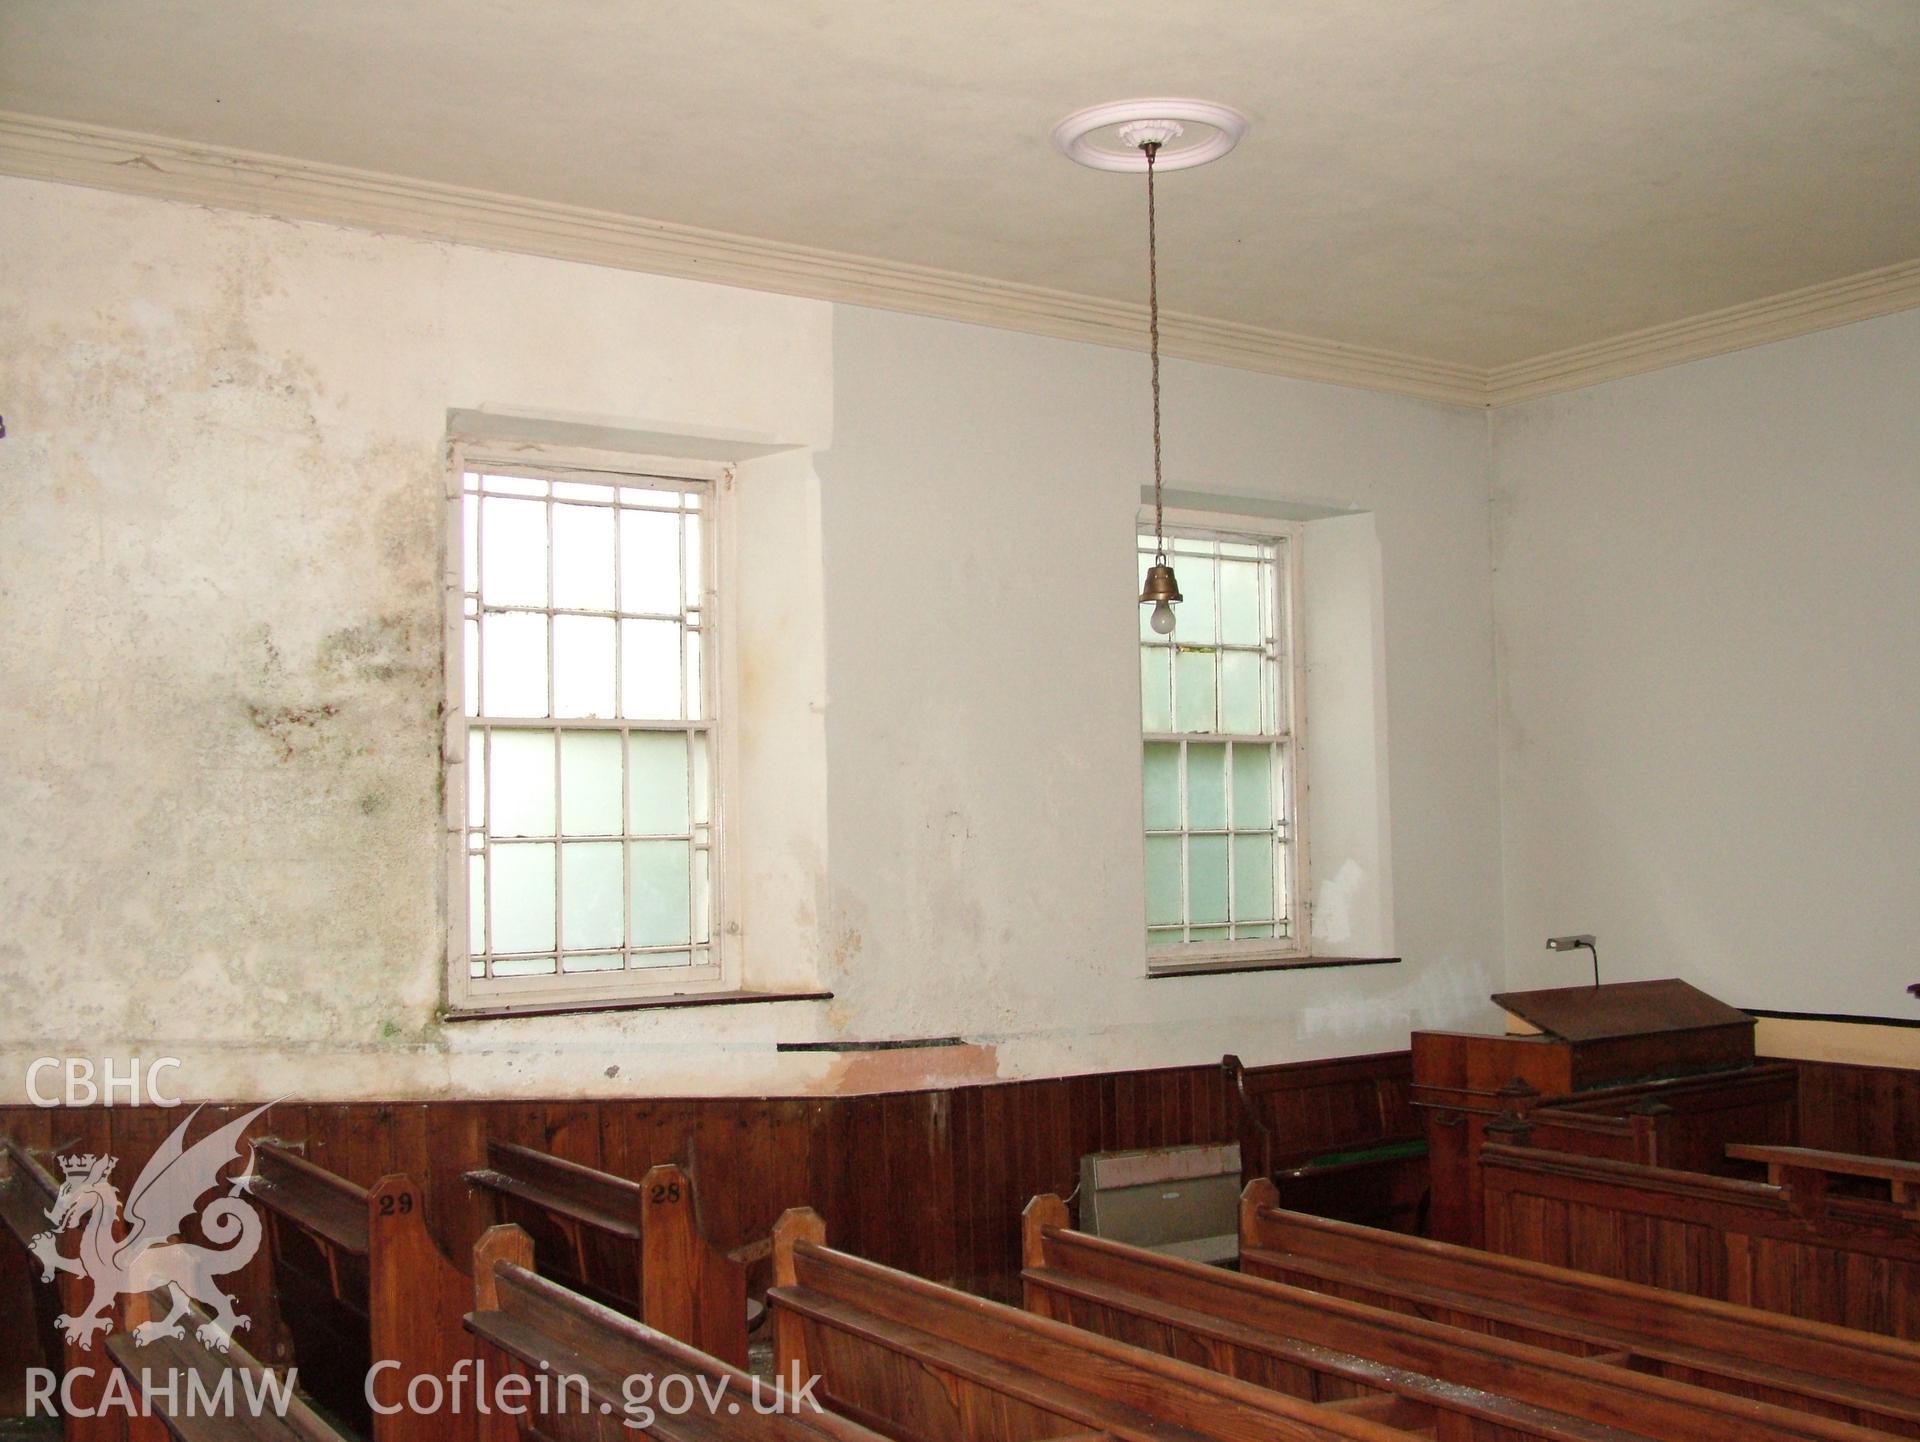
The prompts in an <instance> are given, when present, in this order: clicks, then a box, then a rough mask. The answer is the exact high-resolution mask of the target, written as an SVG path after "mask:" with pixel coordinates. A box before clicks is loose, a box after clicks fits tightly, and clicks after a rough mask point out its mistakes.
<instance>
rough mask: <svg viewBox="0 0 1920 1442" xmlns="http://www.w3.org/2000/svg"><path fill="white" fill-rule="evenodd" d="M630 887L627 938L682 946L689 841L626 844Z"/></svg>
mask: <svg viewBox="0 0 1920 1442" xmlns="http://www.w3.org/2000/svg"><path fill="white" fill-rule="evenodd" d="M628 853H629V854H628V865H629V868H630V870H631V882H630V884H631V887H632V890H631V891H630V892H629V893H628V905H629V907H630V908H631V911H630V914H629V918H628V923H627V938H628V941H629V942H630V943H631V944H632V945H634V946H671V945H673V944H674V943H675V942H678V943H680V944H681V945H683V946H684V945H685V944H686V943H687V941H688V939H689V931H690V923H691V918H690V917H689V915H688V895H687V887H688V876H687V854H688V844H687V843H686V842H684V841H635V842H633V843H631V844H630V845H629V847H628Z"/></svg>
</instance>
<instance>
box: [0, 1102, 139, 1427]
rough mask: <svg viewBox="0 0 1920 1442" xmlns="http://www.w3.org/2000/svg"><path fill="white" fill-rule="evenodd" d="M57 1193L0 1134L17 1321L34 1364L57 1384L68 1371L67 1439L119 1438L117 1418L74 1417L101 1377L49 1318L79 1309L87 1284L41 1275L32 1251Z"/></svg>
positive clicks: (83, 1350) (68, 1276)
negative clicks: (25, 1309) (16, 1279)
mask: <svg viewBox="0 0 1920 1442" xmlns="http://www.w3.org/2000/svg"><path fill="white" fill-rule="evenodd" d="M59 1192H60V1183H59V1181H58V1180H57V1179H56V1178H55V1177H54V1175H53V1173H51V1172H50V1171H48V1170H47V1168H46V1167H45V1166H44V1165H43V1164H42V1163H41V1161H40V1159H39V1158H38V1157H36V1156H35V1155H34V1154H33V1153H32V1152H31V1151H30V1150H29V1149H28V1148H27V1147H26V1146H25V1145H23V1144H22V1143H20V1142H18V1141H16V1140H14V1139H13V1138H12V1137H0V1224H4V1226H5V1228H6V1230H7V1231H8V1233H10V1234H11V1235H12V1237H13V1238H14V1240H15V1241H16V1242H17V1243H18V1244H19V1250H18V1252H17V1253H15V1254H14V1257H13V1259H12V1261H11V1262H10V1266H12V1267H14V1268H16V1269H17V1272H16V1275H24V1276H25V1277H26V1278H27V1279H28V1281H27V1286H28V1289H29V1295H30V1296H31V1299H32V1315H31V1317H30V1318H27V1319H22V1320H23V1321H24V1322H25V1324H26V1327H27V1328H29V1329H30V1330H31V1333H32V1336H31V1338H29V1339H28V1340H29V1344H30V1345H32V1344H38V1356H37V1358H36V1359H35V1360H36V1364H37V1365H42V1366H45V1367H47V1368H49V1369H50V1370H52V1371H54V1372H56V1373H58V1374H59V1375H60V1377H61V1379H62V1381H63V1383H64V1382H65V1380H66V1378H67V1377H68V1375H69V1373H71V1374H72V1376H73V1380H72V1383H71V1387H70V1395H71V1396H72V1398H73V1402H74V1411H75V1414H76V1415H73V1416H69V1417H68V1418H67V1422H66V1438H67V1442H121V1439H122V1438H124V1437H125V1436H126V1425H125V1423H124V1421H123V1420H121V1419H120V1418H118V1417H116V1416H110V1415H109V1416H100V1415H95V1416H90V1417H89V1416H82V1415H78V1414H79V1413H81V1412H90V1413H97V1412H98V1411H99V1402H100V1394H101V1392H102V1390H103V1389H104V1387H105V1385H106V1375H105V1371H104V1369H102V1368H100V1367H99V1366H98V1364H97V1360H96V1357H95V1356H94V1354H93V1353H92V1352H91V1351H90V1349H89V1348H87V1347H84V1346H82V1345H80V1344H79V1343H77V1342H73V1341H67V1340H64V1339H63V1337H62V1335H61V1331H60V1328H59V1327H58V1326H57V1325H56V1320H55V1319H56V1318H58V1317H60V1316H62V1315H65V1316H79V1315H80V1314H81V1313H82V1312H83V1311H85V1310H86V1309H87V1306H88V1303H89V1302H90V1301H91V1298H92V1284H91V1283H90V1282H88V1281H87V1280H86V1279H85V1278H83V1277H80V1276H77V1275H75V1274H73V1273H71V1272H66V1271H60V1272H56V1273H55V1275H54V1276H53V1277H52V1278H51V1280H49V1279H47V1277H46V1275H45V1273H46V1266H45V1264H44V1262H43V1259H42V1257H41V1256H40V1255H39V1254H38V1253H37V1251H36V1244H37V1243H38V1239H39V1238H41V1237H42V1236H44V1235H45V1234H46V1233H47V1232H48V1230H49V1227H50V1223H49V1222H48V1220H47V1211H48V1209H49V1208H51V1207H52V1206H53V1202H54V1198H55V1197H56V1196H58V1195H59ZM38 1245H40V1246H45V1245H47V1244H46V1243H38Z"/></svg>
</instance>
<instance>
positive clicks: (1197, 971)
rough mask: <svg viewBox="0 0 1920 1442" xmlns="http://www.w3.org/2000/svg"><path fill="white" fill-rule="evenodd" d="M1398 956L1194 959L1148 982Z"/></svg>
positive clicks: (1371, 962) (1389, 960)
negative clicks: (1242, 959) (1237, 959)
mask: <svg viewBox="0 0 1920 1442" xmlns="http://www.w3.org/2000/svg"><path fill="white" fill-rule="evenodd" d="M1399 964H1400V958H1399V957H1397V956H1282V957H1267V958H1264V959H1262V960H1257V961H1256V960H1247V961H1220V960H1217V959H1216V960H1213V961H1194V962H1188V963H1187V964H1186V965H1184V966H1182V965H1177V964H1176V965H1172V966H1156V967H1154V968H1153V969H1152V970H1151V971H1149V972H1148V973H1147V980H1148V981H1165V980H1167V979H1169V978H1172V977H1177V976H1226V975H1229V974H1232V973H1236V972H1243V971H1318V970H1324V969H1327V968H1331V967H1336V966H1398V965H1399Z"/></svg>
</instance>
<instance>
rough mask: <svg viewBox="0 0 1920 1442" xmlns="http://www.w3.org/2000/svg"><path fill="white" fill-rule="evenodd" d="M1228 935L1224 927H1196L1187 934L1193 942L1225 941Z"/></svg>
mask: <svg viewBox="0 0 1920 1442" xmlns="http://www.w3.org/2000/svg"><path fill="white" fill-rule="evenodd" d="M1228 935H1229V933H1228V930H1227V928H1226V927H1224V926H1196V927H1194V929H1193V930H1192V931H1191V932H1189V933H1188V937H1189V938H1190V939H1191V940H1193V941H1225V940H1226V939H1227V937H1228Z"/></svg>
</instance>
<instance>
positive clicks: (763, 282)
mask: <svg viewBox="0 0 1920 1442" xmlns="http://www.w3.org/2000/svg"><path fill="white" fill-rule="evenodd" d="M0 173H4V174H10V175H17V176H24V177H27V178H30V179H37V180H52V181H60V182H64V183H66V184H72V185H87V186H94V187H98V188H101V189H106V190H117V191H126V192H130V193H133V194H136V195H149V196H156V197H159V198H163V199H168V200H178V201H186V202H190V203H193V204H199V205H213V206H220V207H224V208H228V209H234V210H245V211H254V212H258V213H260V214H265V215H272V216H276V217H279V218H281V219H286V220H311V221H320V222H325V223H329V224H336V225H349V226H355V227H358V228H361V229H367V230H375V231H382V232H385V233H388V234H393V235H406V236H413V237H417V238H420V239H428V240H442V241H452V242H456V243H460V244H465V245H475V246H481V247H484V248H487V249H493V250H506V251H515V252H519V253H521V254H526V255H540V256H548V257H551V258H554V259H559V260H575V261H584V262H586V263H589V264H593V265H605V266H612V267H616V268H619V269H625V270H638V271H647V272H650V273H653V274H656V275H670V276H677V277H680V278H682V279H687V280H704V281H711V282H713V283H715V284H718V285H732V286H741V287H744V288H747V289H750V290H765V291H773V292H777V293H779V294H782V295H794V296H802V297H806V298H809V299H814V300H824V301H834V302H839V303H842V304H847V305H865V306H874V307H878V308H880V309H884V310H898V311H907V312H911V313H913V314H917V315H928V316H936V317H939V318H942V319H946V320H957V321H966V322H970V323H973V324H976V325H988V326H998V327H1002V328H1005V329H1010V330H1019V331H1027V332H1030V333H1033V334H1037V335H1046V336H1053V337H1056V338H1058V339H1062V340H1073V341H1084V342H1088V343H1091V344H1095V345H1108V346H1119V347H1123V348H1126V349H1129V350H1144V349H1146V339H1147V336H1146V307H1145V306H1142V305H1133V304H1128V303H1125V302H1119V301H1110V300H1101V299H1098V298H1095V297H1092V296H1084V295H1076V294H1073V293H1071V292H1067V291H1056V290H1048V289H1045V288H1044V287H1040V286H1028V285H1018V284H1014V283H1012V282H1008V281H996V280H989V279H985V278H982V277H979V276H971V275H963V274H959V273H956V272H953V271H944V270H936V269H934V268H932V267H930V266H916V265H907V264H903V263H900V262H896V261H885V260H874V259H871V258H868V257H863V256H855V255H847V254H843V253H840V252H836V251H828V250H816V249H812V248H809V247H806V246H798V245H785V244H781V243H780V242H777V241H769V240H759V239H755V238H753V237H750V236H741V235H732V234H728V233H726V232H723V231H714V230H702V229H699V228H697V227H694V226H687V225H676V224H672V223H670V222H667V221H655V220H643V219H638V218H636V217H633V216H627V215H619V214H615V213H613V212H610V211H600V210H591V209H588V208H586V207H583V206H572V205H560V204H555V203H553V202H550V201H540V200H529V199H525V198H523V197H518V196H510V195H500V194H496V193H493V192H490V191H483V190H470V189H465V188H462V187H459V186H450V185H439V184H435V183H433V182H430V181H424V180H411V179H407V178H405V177H401V176H393V175H382V174H377V173H375V172H372V171H364V170H354V169H350V168H348V167H345V166H337V165H324V164H320V163H317V162H313V161H305V160H292V159H288V158H286V157H283V156H273V155H262V154H258V153H255V152H251V151H244V150H232V149H227V148H225V147H220V146H211V145H195V144H191V143H188V142H185V141H179V140H169V139H166V138H164V137H160V136H152V135H140V134H135V133H132V132H128V131H120V130H109V129H105V128H103V127H99V126H92V125H81V124H77V123H75V122H71V121H64V120H48V119H44V118H41V117H37V116H30V115H20V114H15V113H11V112H5V111H0ZM1916 305H1920V261H1914V262H1910V263H1908V264H1905V265H1898V266H1889V267H1887V268H1886V269H1884V270H1879V271H1872V272H1869V273H1867V274H1865V275H1859V276H1851V277H1847V278H1845V279H1843V280H1838V281H1833V282H1830V283H1827V284H1824V285H1817V286H1810V287H1808V288H1806V289H1805V290H1799V291H1794V292H1791V293H1789V294H1787V295H1782V296H1775V297H1772V298H1770V299H1767V300H1761V301H1754V302H1751V303H1749V304H1746V305H1740V306H1734V307H1731V308H1729V309H1727V310H1723V311H1716V312H1714V313H1713V314H1711V315H1705V316H1699V317H1696V318H1694V319H1691V320H1684V321H1678V322H1675V323H1673V324H1670V325H1664V326H1656V327H1653V328H1651V329H1649V330H1644V331H1639V332H1636V333H1634V334H1633V335H1628V336H1621V337H1618V338H1616V339H1613V340H1607V341H1601V342H1597V343H1595V344H1592V345H1585V346H1577V347H1574V348H1572V349H1569V350H1564V351H1557V352H1554V353H1553V354H1551V355H1546V356H1540V357H1537V358H1535V359H1533V360H1528V361H1522V362H1518V363H1516V364H1513V365H1506V366H1499V367H1496V368H1494V369H1493V370H1491V371H1488V370H1486V369H1483V368H1481V367H1478V366H1470V365H1461V364H1456V363H1452V362H1447V361H1437V360H1430V359H1426V358H1424V357H1420V356H1411V355H1403V354H1401V353H1399V352H1396V351H1388V350H1380V349H1377V348H1372V347H1367V346H1353V345H1343V344H1341V343H1339V342H1336V341H1328V340H1319V339H1315V338H1314V337H1311V336H1301V335H1291V334H1288V333H1286V332H1282V331H1274V330H1266V329H1262V328H1261V327H1258V326H1250V325H1242V324H1238V323H1235V322H1232V321H1223V320H1210V319H1207V318H1206V317H1202V316H1189V315H1169V316H1165V317H1163V320H1162V325H1161V349H1162V351H1163V352H1164V353H1166V354H1167V355H1172V356H1178V357H1180V358H1182V359H1185V360H1193V361H1202V362H1207V363H1211V364H1215V365H1225V366H1233V367H1236V368H1238V369H1241V370H1252V371H1264V372H1268V373H1270V374H1274V375H1284V376H1291V377H1294V378H1296V379H1300V380H1312V381H1324V382H1328V383H1331V384H1334V385H1348V386H1358V387H1361V388H1364V389H1368V390H1376V391H1388V392H1392V393H1395V394H1400V395H1410V396H1419V397H1421V398H1424V399H1427V400H1434V401H1443V402H1447V403H1450V404H1453V405H1464V406H1488V405H1508V404H1511V403H1513V402H1515V401H1521V400H1529V399H1532V398H1533V397H1536V396H1542V395H1549V394H1552V393H1553V392H1555V391H1565V390H1573V389H1576V388H1578V387H1580V386H1586V385H1593V384H1595V383H1597V382H1600V381H1605V380H1614V379H1618V378H1619V377H1621V376H1626V375H1632V374H1635V373H1637V372H1640V371H1646V370H1653V369H1656V368H1658V367H1661V366H1667V365H1673V364H1677V363H1679V362H1681V361H1688V360H1696V359H1699V358H1701V357H1703V356H1709V355H1716V354H1719V353H1720V352H1723V351H1729V350H1736V349H1739V348H1741V347H1744V346H1749V345H1758V344H1761V343H1763V342H1765V341H1769V340H1780V339H1784V338H1785V337H1787V336H1793V335H1800V334H1804V333H1806V332H1808V331H1813V330H1819V329H1822V328H1824V327H1826V326H1832V325H1841V324H1845V323H1846V322H1848V321H1854V320H1864V319H1867V318H1869V317H1871V316H1876V315H1884V314H1887V313H1889V312H1892V311H1897V310H1903V309H1906V308H1908V307H1911V306H1916Z"/></svg>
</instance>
